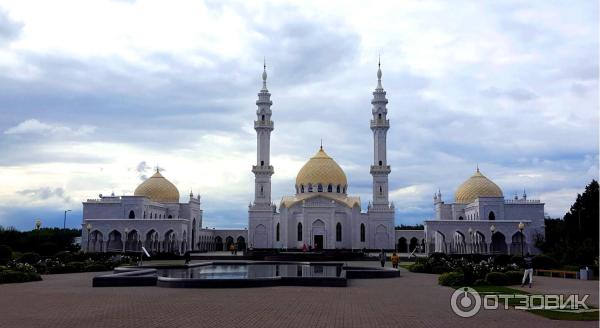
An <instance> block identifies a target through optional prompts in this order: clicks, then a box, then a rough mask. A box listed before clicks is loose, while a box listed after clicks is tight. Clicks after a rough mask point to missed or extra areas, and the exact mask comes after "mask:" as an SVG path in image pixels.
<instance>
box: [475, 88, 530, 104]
mask: <svg viewBox="0 0 600 328" xmlns="http://www.w3.org/2000/svg"><path fill="white" fill-rule="evenodd" d="M481 94H483V95H484V96H488V97H492V98H508V99H511V100H514V101H528V100H532V99H535V98H537V95H536V94H535V93H533V92H531V91H529V90H526V89H518V88H517V89H509V90H500V89H497V88H493V87H492V88H487V89H484V90H482V91H481Z"/></svg>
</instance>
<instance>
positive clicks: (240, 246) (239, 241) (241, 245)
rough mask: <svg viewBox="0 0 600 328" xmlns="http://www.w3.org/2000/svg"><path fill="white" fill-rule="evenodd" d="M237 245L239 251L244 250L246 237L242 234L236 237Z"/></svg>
mask: <svg viewBox="0 0 600 328" xmlns="http://www.w3.org/2000/svg"><path fill="white" fill-rule="evenodd" d="M237 245H238V250H239V251H244V250H246V238H244V237H243V236H239V237H237Z"/></svg>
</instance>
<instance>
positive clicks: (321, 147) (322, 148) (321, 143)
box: [321, 138, 323, 150]
mask: <svg viewBox="0 0 600 328" xmlns="http://www.w3.org/2000/svg"><path fill="white" fill-rule="evenodd" d="M321 150H323V138H321Z"/></svg>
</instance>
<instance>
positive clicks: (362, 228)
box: [360, 223, 366, 243]
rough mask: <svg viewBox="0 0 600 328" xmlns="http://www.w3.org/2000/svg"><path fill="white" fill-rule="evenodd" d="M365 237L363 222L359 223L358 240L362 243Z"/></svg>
mask: <svg viewBox="0 0 600 328" xmlns="http://www.w3.org/2000/svg"><path fill="white" fill-rule="evenodd" d="M365 237H366V231H365V224H364V223H361V224H360V242H362V243H364V242H365Z"/></svg>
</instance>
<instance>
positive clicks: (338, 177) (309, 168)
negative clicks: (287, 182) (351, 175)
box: [296, 147, 348, 192]
mask: <svg viewBox="0 0 600 328" xmlns="http://www.w3.org/2000/svg"><path fill="white" fill-rule="evenodd" d="M319 184H320V185H321V186H322V188H323V190H322V191H323V192H327V191H328V190H327V187H328V186H329V185H330V184H331V186H332V188H333V189H332V191H333V192H336V190H337V187H338V186H339V187H340V189H341V190H342V191H343V190H345V188H346V186H347V185H348V182H347V180H346V174H345V173H344V171H343V170H342V168H341V167H340V166H339V165H338V163H336V162H335V161H334V160H333V159H332V158H331V157H329V156H328V155H327V154H326V153H325V151H324V150H323V147H321V149H319V151H318V152H317V153H316V154H315V156H313V157H312V158H311V159H310V160H309V161H308V162H306V164H304V166H303V167H302V168H301V169H300V172H298V176H297V177H296V188H297V189H298V190H300V189H301V188H302V186H304V188H305V191H306V192H309V191H308V187H309V185H311V186H312V188H313V190H312V191H313V192H318V189H317V188H318V185H319Z"/></svg>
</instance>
